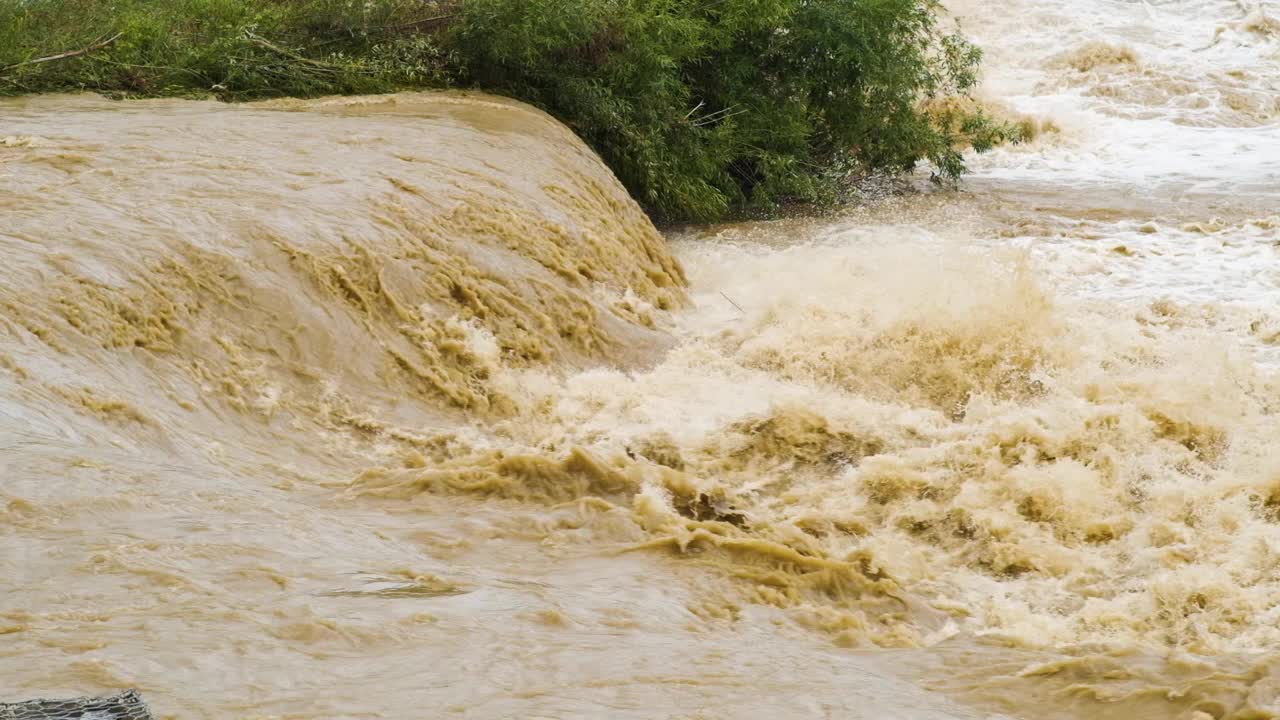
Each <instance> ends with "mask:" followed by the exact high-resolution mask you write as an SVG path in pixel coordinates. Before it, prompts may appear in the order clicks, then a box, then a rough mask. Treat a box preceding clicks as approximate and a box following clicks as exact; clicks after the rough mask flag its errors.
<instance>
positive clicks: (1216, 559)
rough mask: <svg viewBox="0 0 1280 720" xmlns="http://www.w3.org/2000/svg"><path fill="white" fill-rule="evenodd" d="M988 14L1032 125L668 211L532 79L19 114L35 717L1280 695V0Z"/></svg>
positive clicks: (25, 663) (14, 242)
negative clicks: (951, 154) (846, 198)
mask: <svg viewBox="0 0 1280 720" xmlns="http://www.w3.org/2000/svg"><path fill="white" fill-rule="evenodd" d="M949 7H950V10H951V11H952V12H953V13H954V15H955V17H956V19H957V21H958V22H959V23H960V24H961V27H963V28H964V30H965V31H966V32H967V33H968V34H970V35H971V36H972V37H973V38H974V39H975V40H976V41H978V42H979V44H981V45H982V46H983V47H984V48H986V51H987V63H986V77H985V79H984V83H983V87H982V91H981V99H982V100H983V102H985V103H987V104H988V105H989V106H990V107H991V108H992V109H993V110H994V111H995V112H998V113H1003V114H1006V115H1007V116H1008V117H1011V118H1018V119H1022V120H1024V121H1025V122H1027V123H1029V124H1030V125H1032V126H1034V127H1035V128H1036V129H1037V130H1038V134H1037V137H1036V139H1035V140H1034V141H1032V142H1029V143H1025V144H1022V145H1017V146H1010V147H1004V148H1000V149H997V150H995V151H993V152H991V153H989V154H986V155H983V156H980V157H976V158H974V159H973V160H972V162H971V166H972V168H973V170H974V172H973V174H972V176H971V177H970V178H969V179H968V180H967V181H966V183H965V185H964V186H963V188H962V189H961V190H959V191H948V192H922V193H917V194H909V195H906V196H902V197H895V198H892V199H888V200H883V201H877V202H872V203H869V204H866V205H861V206H859V207H857V208H853V209H849V210H846V211H842V212H839V213H835V214H833V215H831V216H829V217H825V218H822V219H792V220H782V221H775V222H767V223H753V224H742V225H728V226H715V227H699V228H692V229H684V230H678V231H671V232H669V233H667V234H666V235H665V236H664V235H663V234H660V233H659V232H658V231H657V230H655V229H654V228H653V226H652V225H650V224H649V221H648V220H647V219H646V218H645V216H644V215H643V213H642V212H641V211H640V209H639V208H638V207H637V206H636V205H635V204H634V203H633V202H632V201H631V200H630V199H629V198H628V197H627V196H626V194H625V192H624V191H623V190H622V189H621V188H620V186H619V185H618V184H617V183H616V181H615V180H614V179H613V178H612V176H611V175H610V174H609V172H608V170H607V169H606V168H605V167H604V166H603V165H602V164H601V163H600V161H599V160H598V159H597V158H596V157H595V156H594V155H593V154H592V153H591V152H590V151H589V150H587V149H586V148H585V146H583V145H582V144H581V143H580V142H579V141H578V140H577V139H576V138H574V137H573V136H572V134H571V133H570V132H569V131H568V130H567V129H565V128H563V127H562V126H560V125H559V124H557V123H556V122H555V121H553V120H552V119H550V118H548V117H546V116H544V115H542V114H541V113H538V112H536V111H534V110H531V109H529V108H527V107H525V106H522V105H519V104H516V103H512V102H508V101H504V100H500V99H496V98H491V97H485V96H481V95H460V94H401V95H394V96H386V97H377V98H346V99H329V100H313V101H278V102H269V103H261V104H250V105H238V106H229V105H219V104H217V103H212V102H195V101H175V100H166V101H140V102H130V103H117V102H112V101H108V100H104V99H100V98H96V97H90V96H41V97H30V98H20V99H13V100H5V101H3V102H0V693H2V695H0V701H2V700H9V699H13V700H17V699H25V698H31V697H42V696H43V697H48V696H76V695H86V694H105V693H109V692H111V691H114V690H117V689H121V688H129V687H133V688H138V689H139V690H140V691H141V692H142V693H143V695H144V697H146V698H147V700H148V702H149V703H150V705H151V706H152V708H153V710H154V711H155V713H156V715H157V716H158V717H165V718H246V719H247V718H419V717H421V718H427V717H459V718H515V717H518V718H688V719H691V720H692V719H693V718H699V719H707V720H710V718H735V719H736V718H780V717H794V718H842V719H843V718H868V719H870V718H877V719H879V718H889V719H895V720H899V719H900V720H932V719H938V720H942V719H958V718H966V719H971V718H972V719H976V718H1026V719H1028V720H1031V719H1034V720H1046V719H1061V720H1068V719H1070V720H1076V719H1081V720H1083V719H1093V718H1114V719H1116V720H1147V719H1151V720H1157V719H1161V720H1163V719H1166V718H1179V719H1182V720H1212V719H1227V718H1231V719H1235V720H1246V719H1248V720H1257V719H1261V718H1272V717H1277V716H1280V650H1278V649H1280V446H1277V444H1276V439H1277V437H1280V7H1274V6H1269V5H1267V4H1266V3H1262V4H1259V3H1255V2H1252V1H1251V0H1239V1H1238V2H1236V1H1231V0H1163V1H1154V0H1153V1H1152V2H1135V1H1131V0H1078V1H1077V2H1072V3H1062V2H1053V1H1050V0H1006V1H1004V2H999V3H988V2H978V1H977V0H973V1H970V0H957V1H956V2H953V3H951V4H950V5H949Z"/></svg>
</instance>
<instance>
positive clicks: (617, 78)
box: [0, 0, 1024, 221]
mask: <svg viewBox="0 0 1280 720" xmlns="http://www.w3.org/2000/svg"><path fill="white" fill-rule="evenodd" d="M953 30H954V28H953V27H952V25H951V23H950V22H948V21H947V20H946V18H944V17H943V16H942V11H941V9H940V7H939V6H938V5H937V4H936V3H935V2H934V1H933V0H890V1H888V2H881V3H874V4H871V3H863V2H857V1H855V0H835V1H834V2H825V3H810V2H802V1H801V0H768V1H767V2H764V3H760V2H748V1H746V0H730V1H728V2H715V3H706V4H700V3H677V4H671V3H666V2H661V1H660V0H605V1H603V2H602V1H601V0H541V1H539V2H527V1H526V0H465V1H459V0H438V1H437V0H420V1H418V2H408V3H405V2H397V1H393V0H372V1H370V2H349V1H348V0H285V1H282V2H273V3H268V4H262V3H257V2H250V1H249V0H182V1H181V2H172V3H161V4H157V3H154V2H146V1H144V0H121V1H120V2H113V3H109V4H108V3H100V2H95V1H93V0H78V1H75V2H65V1H63V0H28V1H27V2H22V3H9V4H6V5H5V6H4V7H3V8H0V93H6V94H14V93H39V92H65V91H93V92H101V93H106V94H109V95H112V96H119V97H169V96H180V97H216V98H219V99H223V100H251V99H261V98H270V97H315V96H320V95H334V94H359V93H377V92H391V91H398V90H414V89H441V88H457V89H476V90H483V91H487V92H492V93H497V94H501V95H505V96H508V97H513V98H516V99H518V100H522V101H525V102H529V103H531V104H533V105H535V106H537V107H540V108H542V109H544V110H546V111H548V112H550V113H551V114H552V115H553V116H555V117H556V118H558V119H559V120H561V121H562V122H564V123H565V124H567V125H568V126H569V127H571V128H572V129H573V130H574V132H576V133H578V135H579V136H581V137H582V138H583V139H585V140H586V141H587V142H588V144H590V145H591V146H592V147H593V148H594V149H595V150H596V152H598V153H599V154H600V155H601V156H602V157H603V158H604V159H605V161H606V162H607V163H608V164H609V166H610V167H611V168H612V169H613V171H614V173H615V174H616V175H617V176H618V177H619V178H620V179H621V180H622V182H623V183H624V184H625V185H626V186H627V188H628V189H629V191H630V192H631V193H632V195H633V196H634V197H635V198H636V199H637V200H638V201H640V202H641V203H642V204H643V205H644V206H645V208H646V209H647V210H648V211H649V212H650V213H651V214H652V215H653V216H654V217H655V218H656V219H660V220H668V221H681V220H700V221H706V220H714V219H721V218H724V217H726V216H729V215H733V214H738V213H743V212H748V211H750V212H755V213H761V212H769V211H771V210H773V209H776V208H777V207H779V206H781V205H785V204H794V203H806V204H824V203H826V204H830V203H833V202H835V201H837V200H838V199H839V197H840V192H841V190H842V189H843V188H844V186H845V185H846V184H847V182H848V179H849V178H850V177H860V176H863V175H866V174H869V173H877V172H890V173H897V172H903V171H906V170H909V169H911V168H913V167H915V166H916V165H917V164H918V163H921V162H925V161H927V162H929V163H930V164H931V166H932V167H933V169H934V171H935V172H936V174H937V175H938V176H939V177H940V178H945V179H954V178H957V177H959V176H960V175H962V174H963V172H964V160H963V157H962V155H961V151H962V150H963V149H964V148H966V147H977V148H980V149H981V148H986V147H989V146H991V145H993V144H995V143H999V142H1004V141H1009V140H1016V139H1019V138H1021V137H1022V136H1023V134H1024V129H1023V128H1021V127H1019V126H1017V125H1016V124H1011V123H1005V122H1000V121H996V120H993V119H991V118H989V117H987V116H986V115H985V114H984V113H983V111H982V109H981V108H980V107H979V106H975V105H972V104H967V103H963V102H961V103H946V102H937V101H938V100H940V99H945V98H953V97H957V96H963V95H964V94H965V93H967V92H968V91H969V90H970V89H971V88H972V87H973V84H974V82H975V81H976V79H977V67H978V63H979V61H980V56H981V53H980V52H978V51H977V50H976V48H974V47H973V46H972V45H970V44H968V43H967V42H966V41H965V40H964V39H963V37H961V36H960V35H958V34H956V33H955V32H954V31H953Z"/></svg>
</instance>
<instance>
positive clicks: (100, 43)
mask: <svg viewBox="0 0 1280 720" xmlns="http://www.w3.org/2000/svg"><path fill="white" fill-rule="evenodd" d="M121 35H124V33H123V32H118V33H116V34H115V35H112V36H111V37H109V38H107V39H106V40H95V41H94V42H93V43H91V44H90V45H89V46H88V47H83V48H80V49H79V50H70V51H68V52H64V53H58V54H57V55H49V56H47V57H42V58H36V59H34V60H23V61H22V62H20V63H14V64H12V65H9V66H8V67H4V68H0V72H8V71H10V70H13V69H14V68H20V67H22V66H24V65H38V64H39V63H47V62H53V61H54V60H65V59H66V58H72V57H76V56H78V55H86V54H88V53H91V52H93V51H94V50H100V49H102V48H104V47H106V46H108V45H110V44H111V43H113V42H115V41H116V40H119V39H120V36H121Z"/></svg>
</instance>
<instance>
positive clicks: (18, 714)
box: [0, 690, 154, 720]
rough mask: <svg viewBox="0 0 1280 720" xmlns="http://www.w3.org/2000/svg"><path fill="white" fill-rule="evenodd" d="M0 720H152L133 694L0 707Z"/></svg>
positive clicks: (140, 698)
mask: <svg viewBox="0 0 1280 720" xmlns="http://www.w3.org/2000/svg"><path fill="white" fill-rule="evenodd" d="M0 720H154V718H153V717H152V715H151V711H150V710H148V709H147V705H146V703H144V702H142V697H141V696H140V695H138V693H137V691H135V690H128V691H126V692H122V693H120V694H119V695H112V696H110V697H96V698H75V699H73V700H28V701H26V702H19V703H0Z"/></svg>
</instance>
